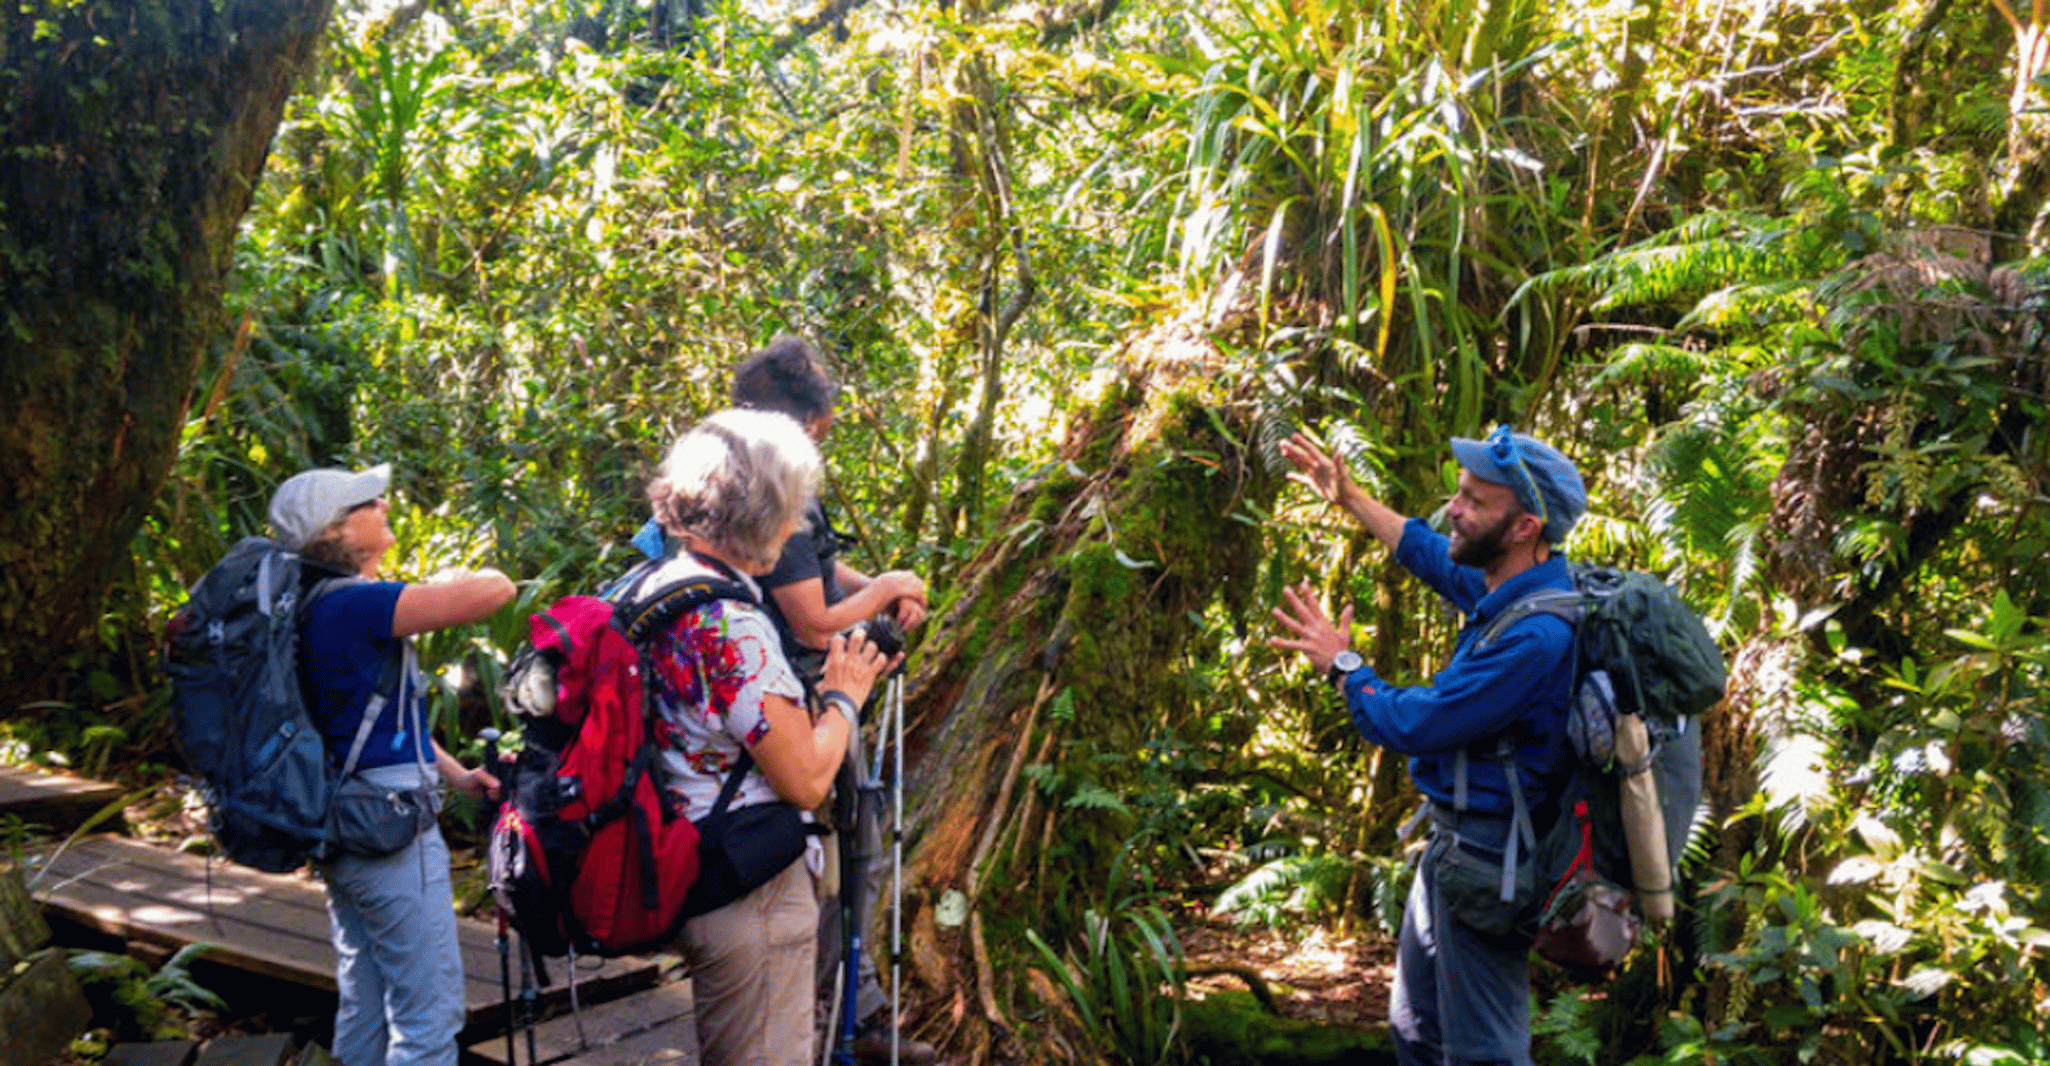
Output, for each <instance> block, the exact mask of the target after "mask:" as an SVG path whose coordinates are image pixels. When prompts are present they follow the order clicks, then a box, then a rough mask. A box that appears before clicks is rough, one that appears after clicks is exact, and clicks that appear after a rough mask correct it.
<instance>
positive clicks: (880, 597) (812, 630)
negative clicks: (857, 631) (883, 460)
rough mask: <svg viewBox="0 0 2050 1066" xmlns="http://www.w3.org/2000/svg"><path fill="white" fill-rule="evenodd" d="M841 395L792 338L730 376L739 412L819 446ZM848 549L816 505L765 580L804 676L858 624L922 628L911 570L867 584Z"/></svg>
mask: <svg viewBox="0 0 2050 1066" xmlns="http://www.w3.org/2000/svg"><path fill="white" fill-rule="evenodd" d="M839 393H840V386H839V383H837V382H835V381H834V380H833V376H832V373H831V372H830V371H828V370H827V369H826V365H825V360H824V359H822V358H820V356H819V353H818V351H817V349H815V348H813V347H812V346H811V345H810V344H807V343H805V342H804V341H802V340H800V339H798V338H796V337H792V336H788V335H785V336H780V337H777V338H776V339H775V340H773V341H771V342H769V345H768V347H765V348H763V349H762V350H760V351H758V352H755V353H754V354H752V355H750V356H748V357H747V359H746V360H745V361H743V362H742V363H741V364H740V367H739V369H737V370H735V371H734V373H733V402H734V403H735V404H736V405H737V406H740V407H751V408H755V409H757V410H764V411H780V412H782V413H783V414H786V415H789V416H790V417H792V418H795V419H797V421H798V422H799V423H800V424H802V425H803V426H804V430H805V432H806V433H809V434H811V438H812V440H814V441H823V440H825V438H826V434H827V433H828V432H829V431H830V430H831V429H832V427H833V405H834V403H835V402H836V401H837V400H838V399H839ZM850 544H851V540H850V539H849V538H848V537H847V536H846V535H845V534H842V533H841V532H840V531H838V530H836V529H834V528H833V523H832V519H831V518H830V517H829V516H828V515H827V514H826V509H825V505H824V504H823V503H821V502H820V501H819V500H818V499H817V498H816V497H814V498H813V499H812V500H811V502H810V503H809V504H808V505H806V507H805V528H803V529H801V530H799V531H798V532H797V534H796V535H795V536H793V537H791V538H790V543H789V544H788V545H787V546H785V547H784V549H783V558H782V559H781V560H779V561H778V562H777V564H776V568H775V569H774V570H772V571H770V572H769V573H768V574H767V575H765V576H763V577H762V579H761V585H762V590H763V591H764V592H766V593H768V594H769V599H768V607H769V615H770V617H771V618H773V619H775V621H776V627H777V629H778V630H779V631H781V632H782V633H783V635H784V643H785V646H786V650H787V651H789V652H791V653H793V654H792V655H791V661H792V662H793V663H797V664H798V666H799V672H800V673H802V672H803V670H804V663H803V662H800V660H801V659H812V658H816V656H817V655H818V654H820V653H821V652H822V651H823V649H824V648H825V647H826V642H827V641H829V640H831V639H832V637H833V634H835V633H838V632H841V631H843V630H845V629H846V628H847V627H849V626H851V625H854V624H855V623H857V622H861V621H866V620H867V619H869V618H872V617H874V616H876V615H877V614H880V613H882V612H883V611H886V610H887V611H889V612H891V613H892V614H894V615H895V616H896V619H897V623H898V624H899V625H901V626H903V627H904V628H905V629H906V630H910V629H912V628H915V627H916V626H917V625H918V624H919V623H920V622H922V621H924V620H925V612H926V600H925V582H924V580H922V579H921V578H920V577H919V576H918V575H917V574H914V573H912V572H911V571H909V570H891V571H888V572H886V573H881V574H877V575H875V576H874V577H870V576H869V575H867V574H864V573H862V572H861V571H859V570H857V569H855V568H854V567H853V566H851V565H849V564H848V562H847V560H845V559H843V558H841V557H840V556H841V553H842V552H843V551H845V550H846V548H847V547H848V546H849V545H850Z"/></svg>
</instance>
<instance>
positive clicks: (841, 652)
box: [819, 626, 904, 722]
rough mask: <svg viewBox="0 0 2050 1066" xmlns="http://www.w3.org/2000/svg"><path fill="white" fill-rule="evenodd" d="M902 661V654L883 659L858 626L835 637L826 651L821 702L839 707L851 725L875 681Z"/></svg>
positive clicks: (865, 701)
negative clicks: (822, 700)
mask: <svg viewBox="0 0 2050 1066" xmlns="http://www.w3.org/2000/svg"><path fill="white" fill-rule="evenodd" d="M903 661H904V656H903V653H901V652H900V653H898V654H897V655H895V656H885V655H884V654H883V652H882V649H881V648H878V647H876V645H875V643H874V642H873V641H871V640H869V639H868V635H867V633H866V632H865V631H864V630H863V629H862V627H860V626H857V627H855V628H854V629H851V630H849V631H847V632H846V633H836V634H834V635H833V641H832V643H831V644H830V645H828V646H827V648H826V668H825V671H824V673H823V674H822V675H821V676H820V679H819V692H820V694H821V698H822V699H824V700H825V702H826V703H827V705H829V706H837V707H839V709H840V713H841V714H843V715H845V716H846V717H847V720H848V721H849V722H853V721H855V720H856V717H857V716H858V714H859V713H860V710H861V705H862V704H864V703H867V702H868V694H869V692H871V691H872V690H873V689H874V688H875V683H876V678H879V677H881V676H883V675H884V674H885V673H887V672H889V671H890V670H893V669H895V668H896V666H897V664H898V663H900V662H903ZM843 701H845V702H844V703H843Z"/></svg>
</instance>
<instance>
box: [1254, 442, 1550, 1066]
mask: <svg viewBox="0 0 2050 1066" xmlns="http://www.w3.org/2000/svg"><path fill="white" fill-rule="evenodd" d="M1281 450H1282V454H1283V455H1284V456H1286V457H1287V458H1288V460H1289V461H1290V462H1291V463H1292V464H1294V466H1295V467H1296V473H1295V474H1293V475H1292V478H1293V479H1294V480H1297V481H1300V482H1302V483H1303V484H1305V485H1308V486H1310V488H1312V489H1313V490H1315V491H1316V492H1317V493H1318V495H1320V496H1322V497H1323V498H1324V499H1325V500H1327V501H1329V502H1331V503H1335V504H1337V505H1338V506H1340V507H1341V508H1343V509H1344V510H1345V511H1346V512H1347V513H1349V514H1350V515H1352V517H1353V518H1354V519H1355V520H1357V521H1358V522H1359V523H1360V525H1362V526H1364V527H1365V528H1366V529H1367V530H1368V531H1369V532H1371V533H1372V534H1374V536H1375V538H1376V539H1378V540H1380V541H1381V543H1383V544H1386V545H1387V546H1388V547H1389V548H1390V549H1392V550H1393V551H1394V553H1395V561H1396V562H1397V563H1399V564H1401V565H1402V566H1403V567H1404V568H1405V569H1407V570H1408V571H1409V572H1410V573H1412V574H1415V575H1416V576H1417V577H1418V578H1421V579H1422V580H1423V581H1424V583H1425V584H1427V585H1429V586H1431V588H1433V589H1434V590H1436V591H1437V592H1438V594H1439V595H1441V596H1443V597H1445V599H1446V600H1448V601H1450V602H1451V603H1452V604H1453V605H1454V606H1455V607H1457V608H1459V609H1460V610H1461V611H1463V612H1464V613H1465V615H1466V624H1465V626H1464V627H1463V628H1461V630H1460V632H1459V641H1458V646H1457V648H1456V650H1455V651H1454V652H1453V655H1452V660H1451V662H1450V663H1448V664H1447V665H1446V667H1445V668H1444V669H1443V670H1440V671H1439V672H1438V674H1437V675H1436V676H1435V677H1433V678H1432V683H1431V684H1429V685H1415V686H1400V685H1390V684H1388V683H1387V682H1386V681H1384V680H1382V679H1381V676H1380V675H1379V674H1378V673H1376V672H1375V671H1374V668H1373V667H1371V666H1369V665H1367V663H1366V662H1365V661H1364V660H1362V659H1361V658H1360V656H1359V654H1358V653H1356V652H1354V651H1353V650H1352V648H1351V646H1350V645H1351V637H1350V632H1351V627H1352V608H1351V607H1349V606H1348V607H1346V608H1345V609H1344V610H1342V611H1341V612H1340V613H1339V615H1338V618H1337V619H1336V621H1335V622H1334V620H1333V619H1331V618H1330V617H1329V616H1328V615H1326V614H1325V612H1324V610H1323V608H1322V607H1321V606H1320V605H1319V604H1318V603H1317V601H1316V598H1315V596H1314V594H1313V593H1312V591H1311V589H1310V586H1309V584H1308V583H1307V582H1305V583H1304V584H1303V585H1302V586H1300V587H1297V588H1293V589H1285V590H1284V591H1283V598H1284V600H1285V601H1286V602H1285V603H1284V605H1283V606H1281V607H1277V608H1275V611H1274V617H1275V619H1276V621H1278V622H1279V623H1280V624H1281V626H1282V627H1283V628H1284V629H1285V630H1286V631H1287V632H1288V633H1289V634H1290V635H1289V636H1284V637H1276V638H1274V639H1273V640H1272V641H1271V643H1272V644H1274V645H1275V646H1276V647H1279V648H1285V649H1289V650H1293V651H1299V652H1302V653H1303V654H1304V655H1307V656H1309V658H1310V661H1311V663H1312V664H1314V665H1315V666H1316V668H1317V669H1318V670H1319V671H1321V672H1324V673H1327V674H1328V675H1329V676H1330V678H1331V680H1332V682H1333V683H1334V684H1336V685H1337V686H1338V687H1339V689H1340V691H1341V692H1343V693H1344V695H1345V701H1346V706H1347V709H1348V710H1349V711H1350V712H1351V715H1352V720H1353V724H1354V725H1356V726H1358V727H1359V730H1360V733H1361V735H1363V736H1365V737H1366V738H1367V739H1368V740H1369V741H1372V742H1373V743H1375V744H1379V745H1380V746H1382V747H1384V748H1387V749H1388V750H1390V751H1393V752H1397V753H1400V754H1403V755H1407V756H1409V757H1410V758H1409V772H1410V777H1411V779H1412V780H1414V781H1415V782H1416V786H1417V789H1418V790H1419V791H1421V792H1422V793H1423V794H1424V796H1425V797H1426V798H1427V799H1428V800H1429V807H1430V813H1431V822H1432V838H1431V841H1430V844H1429V845H1428V846H1427V847H1426V848H1425V850H1424V854H1423V856H1422V859H1421V860H1420V862H1419V864H1418V867H1417V875H1416V880H1415V882H1414V883H1413V884H1412V886H1411V888H1410V894H1409V902H1408V904H1407V906H1406V907H1405V908H1404V911H1403V918H1402V933H1401V937H1400V941H1399V944H1398V947H1397V953H1396V963H1395V987H1394V989H1393V992H1392V995H1391V996H1390V999H1389V1007H1388V1015H1389V1025H1390V1028H1392V1029H1393V1030H1394V1033H1395V1037H1396V1058H1397V1060H1398V1061H1399V1062H1401V1063H1403V1064H1404V1066H1440V1064H1443V1066H1465V1064H1480V1063H1513V1064H1516V1066H1529V1063H1530V1061H1531V1057H1530V941H1529V938H1528V937H1527V936H1525V935H1524V934H1523V933H1522V932H1521V931H1519V929H1518V923H1517V911H1518V908H1519V907H1520V906H1522V905H1526V904H1527V902H1528V900H1529V898H1530V895H1531V893H1532V892H1533V891H1534V889H1533V887H1532V886H1531V885H1530V884H1529V883H1528V873H1527V870H1528V863H1526V862H1522V861H1520V860H1522V859H1524V858H1526V857H1527V856H1528V855H1529V853H1530V849H1531V847H1532V846H1533V845H1534V844H1535V843H1536V840H1535V839H1534V838H1531V839H1526V838H1525V837H1524V835H1523V833H1521V832H1517V831H1516V826H1517V824H1518V821H1519V820H1518V818H1517V814H1518V812H1519V809H1521V810H1522V811H1523V812H1525V813H1526V814H1527V818H1526V819H1524V820H1523V824H1524V825H1526V826H1534V827H1535V833H1536V835H1540V836H1541V835H1542V834H1543V832H1544V830H1545V828H1546V827H1548V826H1549V825H1550V824H1551V821H1552V819H1553V818H1554V817H1556V815H1557V808H1558V797H1559V795H1560V793H1561V792H1562V791H1563V790H1564V789H1565V787H1566V784H1567V778H1568V777H1569V776H1570V774H1571V771H1572V758H1573V755H1572V751H1571V749H1570V748H1569V746H1568V741H1567V737H1566V709H1567V704H1568V701H1569V700H1570V699H1571V696H1572V687H1573V630H1572V628H1571V627H1570V626H1568V625H1567V624H1566V623H1565V622H1564V621H1562V620H1560V619H1559V618H1558V617H1557V616H1554V615H1550V614H1545V613H1542V612H1540V613H1537V614H1533V615H1531V616H1529V617H1527V618H1525V619H1523V620H1521V621H1518V622H1516V623H1514V624H1513V625H1511V626H1510V627H1509V628H1508V629H1507V630H1505V631H1504V632H1503V633H1502V634H1501V635H1500V636H1499V637H1498V638H1496V639H1495V640H1493V641H1492V642H1490V643H1488V644H1486V645H1485V646H1482V645H1481V644H1480V642H1479V639H1478V638H1479V636H1480V633H1481V631H1482V630H1483V629H1484V628H1486V626H1487V624H1488V622H1489V621H1490V620H1491V619H1493V618H1495V617H1496V616H1497V615H1499V614H1501V612H1502V611H1503V610H1504V609H1506V608H1508V607H1509V606H1510V605H1511V604H1513V603H1515V602H1517V601H1518V600H1521V599H1523V598H1524V597H1526V596H1529V595H1530V594H1532V593H1534V592H1538V591H1541V590H1546V589H1569V590H1570V589H1572V588H1573V577H1572V575H1571V574H1570V573H1569V572H1568V570H1567V566H1566V559H1565V557H1564V556H1563V555H1560V554H1558V553H1557V552H1556V550H1555V548H1556V545H1558V544H1559V542H1560V541H1562V540H1564V539H1565V537H1566V534H1567V532H1568V531H1570V530H1571V529H1572V528H1573V523H1574V522H1575V521H1576V520H1578V519H1579V517H1580V515H1581V512H1583V511H1585V510H1586V508H1587V490H1586V487H1585V486H1584V485H1583V483H1582V481H1581V478H1580V474H1579V472H1578V471H1577V470H1575V469H1574V467H1573V463H1572V462H1571V461H1569V460H1568V459H1567V458H1566V457H1565V456H1564V455H1561V454H1560V453H1559V452H1558V451H1557V450H1556V449H1554V448H1552V447H1550V446H1549V445H1546V444H1543V443H1541V442H1539V441H1537V440H1534V439H1532V438H1531V437H1528V436H1525V435H1523V434H1520V433H1515V432H1512V431H1511V430H1510V428H1509V427H1508V426H1506V425H1504V426H1502V427H1501V428H1500V429H1499V430H1498V431H1497V432H1495V433H1494V434H1493V435H1491V436H1490V437H1489V438H1488V439H1486V440H1484V441H1482V440H1468V439H1465V438H1457V437H1455V438H1453V441H1452V454H1453V456H1454V458H1456V459H1458V461H1459V465H1460V468H1461V469H1460V473H1459V491H1458V492H1457V493H1456V494H1455V495H1454V496H1453V497H1452V499H1451V501H1450V502H1449V503H1447V504H1446V506H1445V517H1446V519H1447V521H1448V522H1449V524H1450V526H1451V530H1452V535H1451V536H1450V537H1446V536H1442V535H1440V534H1438V533H1437V532H1435V531H1433V530H1432V529H1431V528H1430V526H1429V525H1427V524H1425V523H1424V522H1423V521H1422V520H1421V519H1416V518H1405V517H1404V516H1402V515H1400V514H1397V513H1396V512H1395V511H1394V510H1393V509H1391V508H1389V507H1388V506H1387V505H1385V504H1383V503H1382V502H1381V501H1379V500H1377V499H1375V498H1374V497H1373V496H1371V495H1369V494H1368V493H1367V492H1366V491H1365V490H1363V489H1361V488H1360V487H1359V486H1358V485H1357V484H1355V483H1354V482H1353V480H1352V478H1351V476H1350V474H1349V473H1348V472H1347V470H1346V468H1345V465H1344V464H1343V463H1342V462H1340V461H1339V460H1338V459H1337V458H1336V457H1334V456H1333V455H1331V454H1330V453H1328V452H1326V451H1325V450H1323V449H1322V448H1321V447H1319V446H1318V445H1317V444H1316V443H1315V442H1313V441H1312V440H1310V439H1309V438H1308V437H1307V436H1304V435H1302V434H1298V435H1296V436H1295V437H1293V438H1291V439H1290V440H1289V441H1288V442H1287V443H1285V444H1283V445H1282V449H1281ZM1512 771H1513V776H1512ZM1519 869H1522V870H1523V871H1524V875H1523V876H1522V877H1521V878H1519V877H1518V876H1517V873H1518V871H1519Z"/></svg>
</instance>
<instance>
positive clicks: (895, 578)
mask: <svg viewBox="0 0 2050 1066" xmlns="http://www.w3.org/2000/svg"><path fill="white" fill-rule="evenodd" d="M876 582H877V583H878V584H880V585H882V586H883V588H884V589H885V590H887V591H888V593H889V596H890V601H891V602H890V608H889V609H890V611H891V612H892V613H894V614H895V615H896V616H897V624H898V625H900V626H903V627H904V628H905V629H916V628H918V624H919V623H920V622H923V621H925V614H926V604H925V579H923V578H921V577H919V576H918V575H917V574H914V573H912V572H911V571H909V570H890V571H886V572H884V573H881V574H877V575H876Z"/></svg>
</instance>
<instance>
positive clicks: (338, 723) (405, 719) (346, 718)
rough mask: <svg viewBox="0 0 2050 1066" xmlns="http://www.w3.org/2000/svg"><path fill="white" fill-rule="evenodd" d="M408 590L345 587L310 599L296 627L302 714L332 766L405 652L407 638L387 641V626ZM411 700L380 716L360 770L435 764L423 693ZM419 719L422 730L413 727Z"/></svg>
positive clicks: (378, 584) (385, 585) (368, 584)
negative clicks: (306, 712) (309, 719)
mask: <svg viewBox="0 0 2050 1066" xmlns="http://www.w3.org/2000/svg"><path fill="white" fill-rule="evenodd" d="M405 588H406V586H405V583H404V582H399V581H365V582H360V583H356V584H350V585H344V586H342V587H340V588H337V589H334V590H332V591H330V592H328V593H327V594H326V595H324V596H322V597H320V598H319V599H317V600H315V601H313V605H312V606H311V607H309V608H307V610H306V617H305V618H304V619H303V620H302V621H301V622H300V627H301V628H300V630H299V670H300V679H301V681H302V682H303V683H304V685H305V690H306V696H307V700H308V703H309V706H308V708H307V709H308V710H309V711H310V712H312V714H313V721H314V722H315V723H316V724H317V725H319V726H320V732H321V735H322V736H323V737H325V738H326V739H327V750H328V753H329V754H330V755H332V756H333V757H334V760H335V765H337V766H340V765H341V764H342V762H343V761H344V760H346V759H347V758H348V757H349V747H350V745H352V744H354V743H355V742H356V730H357V728H358V727H360V726H361V725H362V723H363V708H364V707H365V706H366V705H367V704H368V703H369V702H370V696H371V694H372V693H374V692H375V691H376V690H377V683H378V681H379V680H380V679H382V678H383V677H384V672H385V670H387V669H388V668H389V664H390V663H391V661H392V660H393V658H394V657H396V656H399V655H401V654H402V652H403V650H404V646H405V638H403V637H394V636H392V629H391V626H392V614H393V612H394V611H396V610H397V609H398V605H399V593H401V592H403V591H405ZM408 695H409V699H408V703H409V704H410V706H407V707H399V706H396V705H387V706H386V707H385V708H384V713H383V714H381V715H379V716H378V721H377V724H376V725H374V726H373V727H371V730H370V739H369V741H368V742H367V743H365V744H364V745H363V754H362V756H361V757H360V758H358V759H357V761H356V768H357V769H359V770H367V769H370V768H371V767H376V766H392V765H395V764H398V763H408V762H427V763H432V762H433V761H434V749H433V747H432V746H431V744H432V742H431V741H430V740H429V739H428V737H427V736H426V735H425V733H426V732H427V731H426V729H425V728H424V727H425V723H426V721H427V719H426V713H425V711H426V708H425V707H424V706H422V705H421V693H420V691H419V689H418V687H417V686H408ZM416 722H417V723H420V726H421V728H415V723H416Z"/></svg>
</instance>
